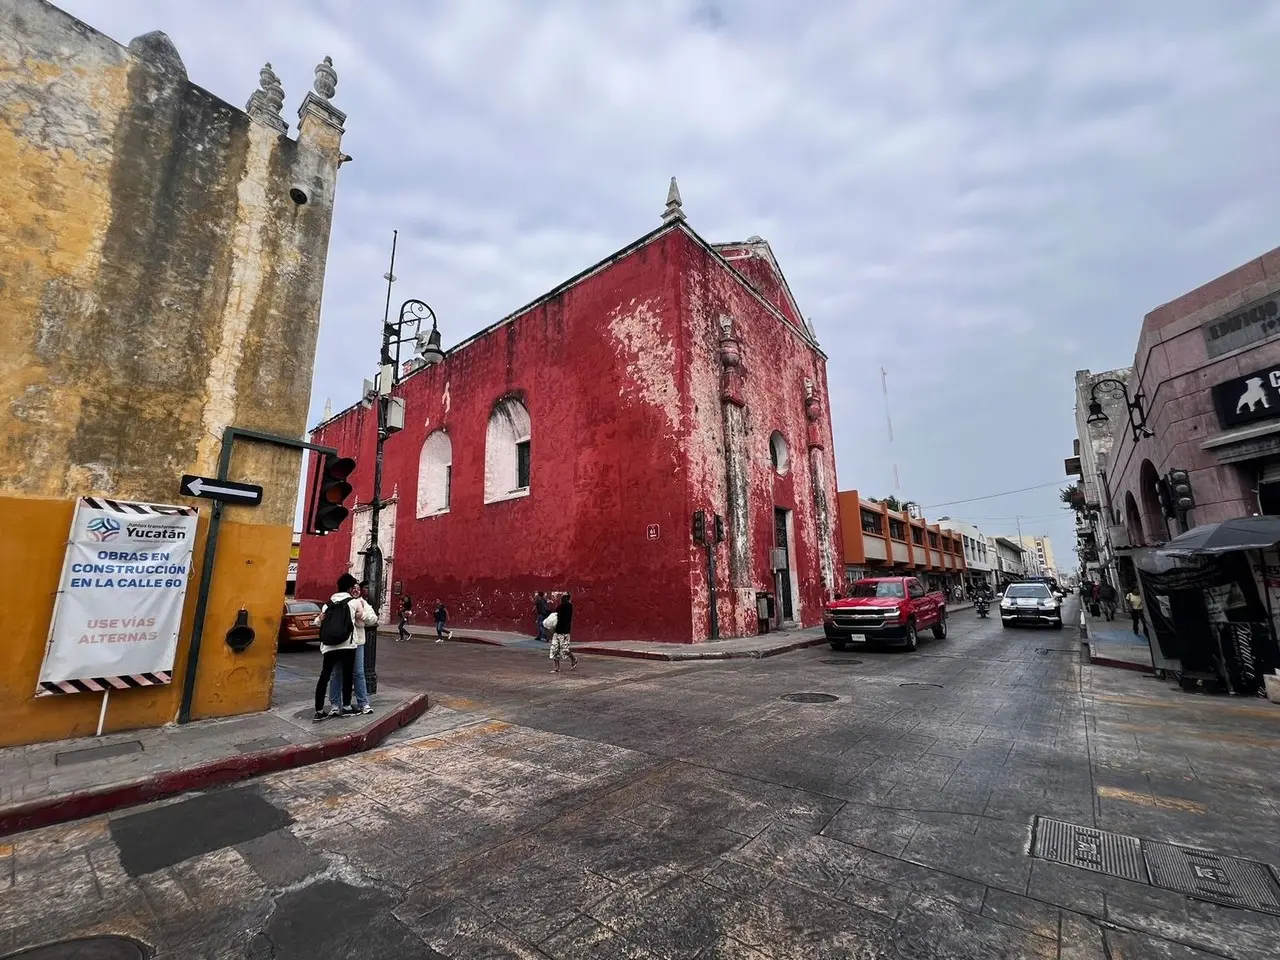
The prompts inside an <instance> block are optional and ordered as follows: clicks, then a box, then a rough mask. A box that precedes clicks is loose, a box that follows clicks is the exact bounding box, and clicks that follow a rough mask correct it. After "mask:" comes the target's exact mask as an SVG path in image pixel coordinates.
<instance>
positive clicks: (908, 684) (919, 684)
mask: <svg viewBox="0 0 1280 960" xmlns="http://www.w3.org/2000/svg"><path fill="white" fill-rule="evenodd" d="M898 686H900V687H937V688H938V689H939V690H941V689H942V684H940V683H924V682H922V681H920V680H908V681H907V682H906V683H900V684H898Z"/></svg>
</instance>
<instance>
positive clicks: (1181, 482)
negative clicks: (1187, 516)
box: [1169, 467, 1196, 513]
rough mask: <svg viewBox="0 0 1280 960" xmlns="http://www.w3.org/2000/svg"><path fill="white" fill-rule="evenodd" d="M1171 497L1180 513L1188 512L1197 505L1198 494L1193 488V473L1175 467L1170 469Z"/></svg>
mask: <svg viewBox="0 0 1280 960" xmlns="http://www.w3.org/2000/svg"><path fill="white" fill-rule="evenodd" d="M1169 499H1170V500H1172V501H1173V507H1174V509H1175V510H1177V511H1178V512H1179V513H1186V512H1187V511H1188V510H1190V509H1191V508H1192V507H1194V506H1195V505H1196V495H1195V493H1194V492H1193V491H1192V490H1191V474H1190V473H1188V472H1187V471H1186V470H1182V469H1180V468H1177V467H1175V468H1174V469H1172V470H1170V471H1169Z"/></svg>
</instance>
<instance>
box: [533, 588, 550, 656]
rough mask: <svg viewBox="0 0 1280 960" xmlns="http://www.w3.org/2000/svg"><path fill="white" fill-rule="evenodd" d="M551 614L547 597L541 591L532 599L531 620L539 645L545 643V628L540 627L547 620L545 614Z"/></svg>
mask: <svg viewBox="0 0 1280 960" xmlns="http://www.w3.org/2000/svg"><path fill="white" fill-rule="evenodd" d="M550 612H551V606H550V605H549V604H548V603H547V595H546V594H545V593H543V592H542V591H541V590H539V591H538V595H537V596H536V597H534V598H533V619H534V623H535V625H536V626H537V628H538V636H537V638H536V639H537V640H538V642H539V643H545V642H546V639H547V628H546V627H544V626H543V625H542V621H543V620H545V619H547V614H549V613H550Z"/></svg>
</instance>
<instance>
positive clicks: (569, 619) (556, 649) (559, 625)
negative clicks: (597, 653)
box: [551, 593, 578, 673]
mask: <svg viewBox="0 0 1280 960" xmlns="http://www.w3.org/2000/svg"><path fill="white" fill-rule="evenodd" d="M572 629H573V603H572V601H571V600H570V599H569V594H567V593H566V594H565V595H564V596H563V597H561V598H560V605H559V606H558V607H556V632H555V636H553V637H552V638H551V660H552V662H553V663H555V667H553V668H552V670H551V672H552V673H559V672H560V658H561V657H568V658H569V669H570V670H577V669H578V658H577V657H575V656H574V655H573V651H572V650H570V649H569V633H570V631H571V630H572Z"/></svg>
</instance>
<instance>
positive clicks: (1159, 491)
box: [1156, 477, 1174, 519]
mask: <svg viewBox="0 0 1280 960" xmlns="http://www.w3.org/2000/svg"><path fill="white" fill-rule="evenodd" d="M1156 497H1157V498H1159V500H1160V513H1161V514H1162V515H1163V516H1166V517H1169V518H1170V519H1172V518H1173V515H1174V514H1173V498H1172V497H1170V496H1169V478H1168V477H1159V478H1158V479H1157V480H1156Z"/></svg>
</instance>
